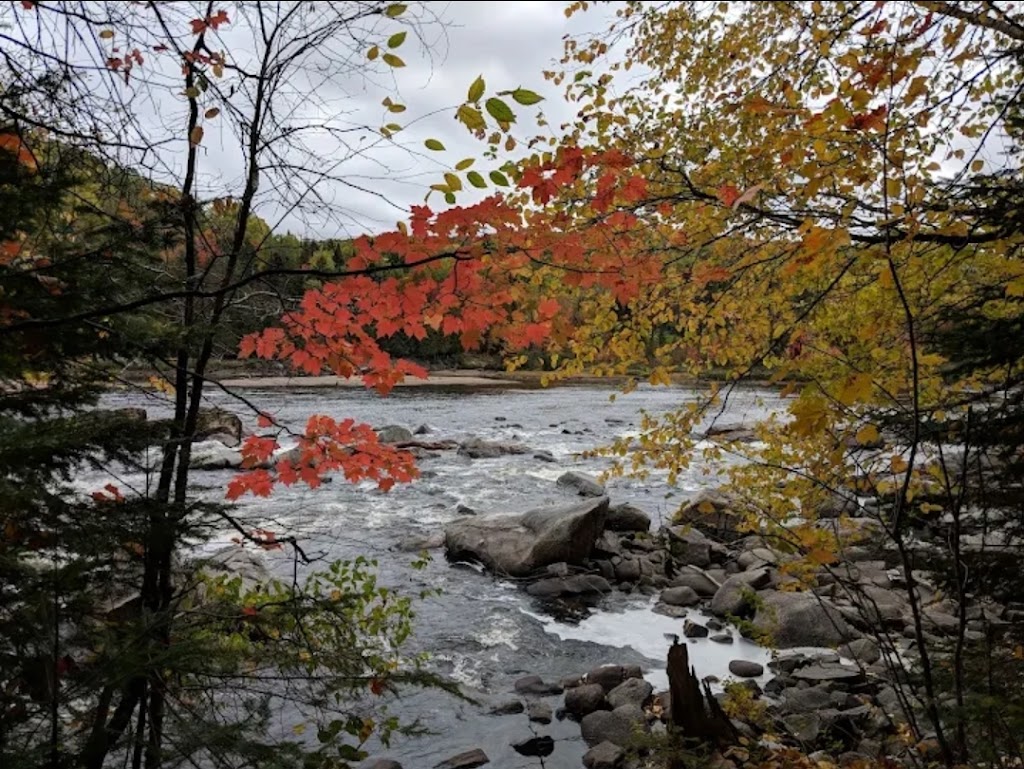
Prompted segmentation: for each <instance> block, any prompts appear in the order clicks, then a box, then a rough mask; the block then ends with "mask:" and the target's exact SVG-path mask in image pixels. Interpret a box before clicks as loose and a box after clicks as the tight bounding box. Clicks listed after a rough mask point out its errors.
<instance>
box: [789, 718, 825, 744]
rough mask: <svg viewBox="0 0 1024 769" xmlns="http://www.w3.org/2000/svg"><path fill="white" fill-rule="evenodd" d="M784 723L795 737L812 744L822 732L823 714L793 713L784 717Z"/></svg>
mask: <svg viewBox="0 0 1024 769" xmlns="http://www.w3.org/2000/svg"><path fill="white" fill-rule="evenodd" d="M782 723H783V725H784V726H785V727H786V731H788V732H789V733H790V734H791V735H792V736H793V738H794V739H796V740H799V741H800V742H802V743H804V744H810V743H812V742H814V741H815V740H816V739H818V735H820V734H821V727H822V723H821V716H819V715H818V714H817V713H791V714H789V715H788V716H783V717H782Z"/></svg>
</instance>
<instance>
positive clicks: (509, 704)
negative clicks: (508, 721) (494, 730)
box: [487, 700, 526, 716]
mask: <svg viewBox="0 0 1024 769" xmlns="http://www.w3.org/2000/svg"><path fill="white" fill-rule="evenodd" d="M524 710H526V708H525V707H524V706H523V703H522V702H520V701H519V700H506V701H505V702H500V703H498V704H497V705H495V706H494V707H493V708H491V709H490V710H488V711H487V712H488V713H490V714H491V715H492V716H514V715H515V714H516V713H522V712H523V711H524Z"/></svg>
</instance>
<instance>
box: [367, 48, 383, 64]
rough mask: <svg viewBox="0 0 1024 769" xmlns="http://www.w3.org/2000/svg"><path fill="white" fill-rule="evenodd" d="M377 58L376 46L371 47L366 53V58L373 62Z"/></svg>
mask: <svg viewBox="0 0 1024 769" xmlns="http://www.w3.org/2000/svg"><path fill="white" fill-rule="evenodd" d="M378 56H380V48H378V47H377V46H373V48H371V49H370V50H369V51H367V52H366V58H367V59H369V60H370V61H373V60H374V59H376V58H377V57H378Z"/></svg>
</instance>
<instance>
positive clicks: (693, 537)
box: [668, 526, 711, 569]
mask: <svg viewBox="0 0 1024 769" xmlns="http://www.w3.org/2000/svg"><path fill="white" fill-rule="evenodd" d="M668 536H669V550H670V551H671V552H672V556H673V557H674V558H675V559H676V560H677V561H679V562H680V563H683V564H686V565H687V566H696V567H698V568H701V569H706V568H707V567H708V566H710V565H711V540H709V539H708V538H707V536H705V535H704V534H703V533H701V532H700V531H698V530H697V529H695V528H691V527H689V526H670V527H669V528H668Z"/></svg>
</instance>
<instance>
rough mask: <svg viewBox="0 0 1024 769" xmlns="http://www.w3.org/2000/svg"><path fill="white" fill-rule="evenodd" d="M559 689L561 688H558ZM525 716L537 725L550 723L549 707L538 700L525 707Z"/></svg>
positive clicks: (550, 713) (550, 712)
mask: <svg viewBox="0 0 1024 769" xmlns="http://www.w3.org/2000/svg"><path fill="white" fill-rule="evenodd" d="M558 688H559V689H561V688H562V687H561V686H559V687H558ZM526 716H527V718H529V719H530V720H531V721H533V722H534V723H538V724H550V723H551V716H552V711H551V706H550V705H548V703H546V702H542V701H540V700H534V701H533V702H531V703H530V704H528V705H527V706H526Z"/></svg>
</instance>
